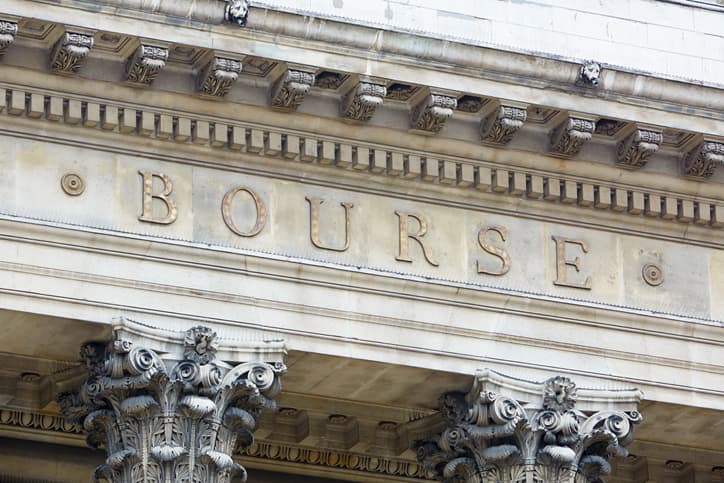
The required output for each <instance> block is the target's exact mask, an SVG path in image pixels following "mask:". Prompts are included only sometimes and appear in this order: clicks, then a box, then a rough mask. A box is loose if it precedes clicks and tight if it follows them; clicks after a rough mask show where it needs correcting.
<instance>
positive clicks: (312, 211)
mask: <svg viewBox="0 0 724 483" xmlns="http://www.w3.org/2000/svg"><path fill="white" fill-rule="evenodd" d="M305 199H306V200H307V202H308V203H309V237H310V238H311V240H312V245H314V246H315V247H317V248H322V249H324V250H332V251H335V252H344V251H346V250H347V249H348V248H349V240H350V233H351V230H350V217H349V212H350V210H351V209H352V207H353V206H354V205H353V204H352V203H347V202H342V203H340V205H341V206H342V208H344V245H342V246H341V247H334V246H331V245H329V244H326V243H324V242H322V239H321V237H320V235H319V230H320V228H319V224H320V223H319V211H320V207H321V206H322V203H324V200H323V199H322V198H316V197H309V196H308V197H306V198H305Z"/></svg>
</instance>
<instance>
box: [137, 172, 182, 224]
mask: <svg viewBox="0 0 724 483" xmlns="http://www.w3.org/2000/svg"><path fill="white" fill-rule="evenodd" d="M138 174H140V175H141V176H143V193H142V200H141V205H142V212H141V216H139V217H138V219H139V220H140V221H145V222H148V223H158V224H161V225H170V224H171V223H173V222H174V221H176V217H177V216H178V210H177V209H176V202H174V201H173V200H172V199H171V198H170V196H171V192H172V191H173V183H171V178H169V177H168V176H166V175H165V174H163V173H152V172H150V171H139V172H138ZM153 178H158V179H160V180H161V181H162V182H163V188H162V189H161V192H160V193H154V192H153ZM154 198H155V199H157V200H161V202H163V204H164V205H165V206H166V216H164V217H163V218H154V217H153V200H154Z"/></svg>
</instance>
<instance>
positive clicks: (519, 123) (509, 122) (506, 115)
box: [480, 105, 528, 144]
mask: <svg viewBox="0 0 724 483" xmlns="http://www.w3.org/2000/svg"><path fill="white" fill-rule="evenodd" d="M527 117H528V111H527V109H526V108H525V107H521V106H507V105H501V106H500V107H498V109H496V110H495V111H493V112H491V113H490V114H489V115H488V116H487V117H486V118H485V119H483V121H482V122H481V123H480V136H481V137H482V139H483V141H484V142H488V143H492V144H507V143H508V142H510V140H511V139H513V135H514V134H515V133H516V132H517V131H518V130H519V129H520V128H521V127H523V123H525V120H526V118H527Z"/></svg>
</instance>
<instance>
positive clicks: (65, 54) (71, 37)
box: [50, 32, 93, 74]
mask: <svg viewBox="0 0 724 483" xmlns="http://www.w3.org/2000/svg"><path fill="white" fill-rule="evenodd" d="M92 48H93V35H89V34H84V33H78V32H65V33H64V34H63V36H62V37H61V38H60V39H58V42H56V44H55V47H54V48H53V54H52V56H51V59H50V68H51V69H52V70H53V71H55V72H56V73H59V74H74V73H76V72H78V70H79V69H80V68H81V66H82V65H83V62H84V61H85V58H86V57H88V53H89V52H90V51H91V49H92Z"/></svg>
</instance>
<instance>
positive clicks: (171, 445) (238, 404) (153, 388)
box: [58, 327, 285, 483]
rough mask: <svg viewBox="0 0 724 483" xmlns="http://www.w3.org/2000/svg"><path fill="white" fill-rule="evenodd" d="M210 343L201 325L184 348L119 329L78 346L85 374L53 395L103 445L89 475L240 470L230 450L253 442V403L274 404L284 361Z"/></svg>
mask: <svg viewBox="0 0 724 483" xmlns="http://www.w3.org/2000/svg"><path fill="white" fill-rule="evenodd" d="M216 351H217V345H216V334H215V333H214V332H213V331H212V330H211V329H209V328H207V327H194V328H192V329H190V330H189V331H187V332H186V338H185V340H184V344H183V352H182V353H180V354H164V356H163V358H162V357H161V356H160V355H159V354H158V353H156V352H155V351H153V350H151V349H148V348H145V347H139V346H135V345H134V344H132V343H131V342H129V341H128V340H123V339H121V338H118V337H116V340H114V341H113V342H112V343H111V344H109V345H103V344H87V345H85V346H83V348H82V350H81V354H82V356H83V357H84V358H85V360H86V364H87V366H88V369H89V372H90V376H89V378H88V379H87V380H86V381H85V383H84V384H83V386H82V387H81V388H80V390H79V391H78V392H76V393H64V394H61V395H60V397H59V400H58V402H59V404H60V407H61V410H62V412H63V414H64V416H65V418H66V419H67V421H68V422H70V423H74V424H80V425H82V426H83V428H84V431H85V432H86V433H87V441H88V444H90V445H91V446H93V447H98V446H103V447H105V449H106V453H107V458H106V461H105V464H103V465H101V466H99V467H97V468H96V469H95V473H94V477H95V480H96V481H104V480H105V481H109V482H113V483H116V482H124V483H126V482H128V483H131V482H138V481H143V482H153V483H161V482H167V481H187V482H193V481H199V482H200V481H203V482H218V483H226V482H230V481H231V478H232V477H240V478H241V480H242V481H243V480H245V479H246V471H245V470H244V468H243V467H242V466H241V465H239V464H238V463H236V462H235V461H234V460H233V459H232V458H231V454H232V452H233V451H234V449H235V448H236V447H237V445H241V446H242V447H246V446H248V445H250V444H251V443H252V441H253V437H252V432H253V431H254V429H255V428H256V423H257V420H258V417H259V415H260V413H261V411H262V410H263V409H266V408H272V407H274V400H273V398H274V397H275V396H276V395H277V394H278V392H279V390H280V387H281V386H280V382H279V376H280V375H281V374H283V372H284V371H285V367H284V365H283V364H282V363H279V362H276V363H274V364H268V363H264V362H247V363H242V364H239V365H237V366H234V367H232V366H231V365H229V364H226V363H224V362H221V361H218V360H217V359H216ZM179 352H180V351H179Z"/></svg>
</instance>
